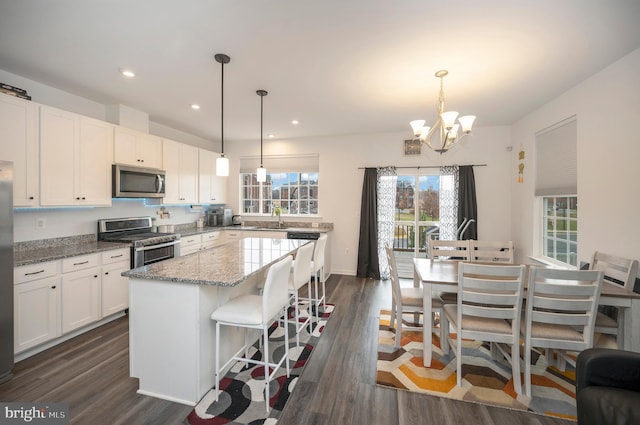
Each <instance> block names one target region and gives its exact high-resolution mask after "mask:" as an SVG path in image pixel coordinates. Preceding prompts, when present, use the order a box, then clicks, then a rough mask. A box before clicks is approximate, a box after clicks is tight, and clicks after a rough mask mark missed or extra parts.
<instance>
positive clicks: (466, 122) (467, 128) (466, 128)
mask: <svg viewBox="0 0 640 425" xmlns="http://www.w3.org/2000/svg"><path fill="white" fill-rule="evenodd" d="M475 119H476V116H475V115H465V116H464V117H460V118H458V122H459V123H460V126H461V127H462V132H463V133H464V134H469V133H471V127H473V121H475Z"/></svg>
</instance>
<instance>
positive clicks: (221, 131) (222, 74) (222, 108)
mask: <svg viewBox="0 0 640 425" xmlns="http://www.w3.org/2000/svg"><path fill="white" fill-rule="evenodd" d="M220 65H221V66H222V68H221V69H222V72H221V77H222V78H220V146H221V148H222V156H224V62H220Z"/></svg>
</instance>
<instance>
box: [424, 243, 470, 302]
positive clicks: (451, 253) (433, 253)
mask: <svg viewBox="0 0 640 425" xmlns="http://www.w3.org/2000/svg"><path fill="white" fill-rule="evenodd" d="M429 258H431V260H450V259H456V260H460V261H471V242H470V241H469V240H464V241H459V240H442V239H429ZM440 297H441V298H442V301H444V302H445V303H446V304H455V303H456V302H457V300H458V294H457V293H455V292H442V293H441V294H440Z"/></svg>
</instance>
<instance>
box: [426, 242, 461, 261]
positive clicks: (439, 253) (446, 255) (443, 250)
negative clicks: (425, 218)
mask: <svg viewBox="0 0 640 425" xmlns="http://www.w3.org/2000/svg"><path fill="white" fill-rule="evenodd" d="M469 246H470V244H469V241H468V240H464V241H459V240H451V241H449V240H442V239H430V240H429V258H431V259H432V260H442V259H457V260H462V261H469V260H470V259H471V255H470V249H469Z"/></svg>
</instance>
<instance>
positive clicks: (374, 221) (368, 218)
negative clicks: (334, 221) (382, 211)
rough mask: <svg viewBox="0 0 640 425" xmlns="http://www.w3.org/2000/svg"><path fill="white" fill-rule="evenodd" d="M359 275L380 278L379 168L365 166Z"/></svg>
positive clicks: (361, 208)
mask: <svg viewBox="0 0 640 425" xmlns="http://www.w3.org/2000/svg"><path fill="white" fill-rule="evenodd" d="M357 276H358V277H372V278H374V279H380V263H379V262H378V170H377V169H376V168H365V170H364V181H363V183H362V203H361V207H360V240H359V245H358V270H357Z"/></svg>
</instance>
